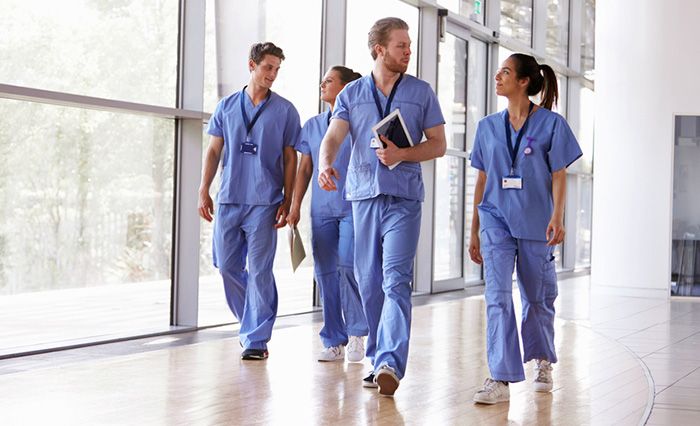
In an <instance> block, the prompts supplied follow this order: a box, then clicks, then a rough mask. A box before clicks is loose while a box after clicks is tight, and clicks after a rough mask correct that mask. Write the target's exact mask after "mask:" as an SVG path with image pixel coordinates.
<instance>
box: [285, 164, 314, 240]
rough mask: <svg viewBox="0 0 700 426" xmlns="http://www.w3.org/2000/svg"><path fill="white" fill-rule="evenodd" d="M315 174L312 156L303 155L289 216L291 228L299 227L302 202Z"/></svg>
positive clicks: (288, 220)
mask: <svg viewBox="0 0 700 426" xmlns="http://www.w3.org/2000/svg"><path fill="white" fill-rule="evenodd" d="M313 174H314V163H313V159H312V158H311V156H310V155H302V156H301V163H299V170H298V171H297V178H296V180H295V181H294V201H292V209H291V211H290V212H289V216H287V224H288V225H289V226H290V227H295V226H297V223H299V219H300V218H301V202H302V201H303V200H304V195H305V194H306V190H307V188H308V187H309V181H311V176H313Z"/></svg>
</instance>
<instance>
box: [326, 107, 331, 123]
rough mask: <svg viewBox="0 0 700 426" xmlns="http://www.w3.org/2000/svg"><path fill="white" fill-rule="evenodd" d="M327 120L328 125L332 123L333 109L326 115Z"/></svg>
mask: <svg viewBox="0 0 700 426" xmlns="http://www.w3.org/2000/svg"><path fill="white" fill-rule="evenodd" d="M326 121H327V122H328V125H329V126H330V125H331V110H330V109H329V110H328V117H326Z"/></svg>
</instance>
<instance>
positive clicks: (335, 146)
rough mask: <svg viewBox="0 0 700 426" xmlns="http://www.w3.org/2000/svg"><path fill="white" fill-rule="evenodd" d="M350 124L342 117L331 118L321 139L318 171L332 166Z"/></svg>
mask: <svg viewBox="0 0 700 426" xmlns="http://www.w3.org/2000/svg"><path fill="white" fill-rule="evenodd" d="M349 129H350V124H349V123H348V122H347V121H345V120H342V119H337V118H336V119H333V120H331V124H330V126H329V127H328V130H327V131H326V135H325V136H324V137H323V141H321V149H320V152H319V161H318V169H319V170H320V171H323V170H326V169H328V168H331V167H333V163H335V159H336V158H337V157H338V151H339V150H340V146H341V145H342V144H343V141H344V140H345V136H347V134H348V131H349Z"/></svg>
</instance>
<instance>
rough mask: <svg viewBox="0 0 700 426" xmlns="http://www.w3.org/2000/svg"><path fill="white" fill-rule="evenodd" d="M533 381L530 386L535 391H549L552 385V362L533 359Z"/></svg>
mask: <svg viewBox="0 0 700 426" xmlns="http://www.w3.org/2000/svg"><path fill="white" fill-rule="evenodd" d="M535 362H536V363H537V364H536V365H535V381H534V382H533V383H532V385H533V386H532V387H533V388H534V389H535V392H550V391H551V390H552V388H553V387H554V381H553V380H552V364H551V363H550V362H549V361H547V360H542V361H539V360H535Z"/></svg>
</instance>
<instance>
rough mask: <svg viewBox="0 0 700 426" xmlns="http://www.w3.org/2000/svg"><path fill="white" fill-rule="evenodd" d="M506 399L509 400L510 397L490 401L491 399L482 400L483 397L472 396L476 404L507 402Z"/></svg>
mask: <svg viewBox="0 0 700 426" xmlns="http://www.w3.org/2000/svg"><path fill="white" fill-rule="evenodd" d="M508 401H510V398H508V399H499V400H497V401H492V400H483V399H479V398H477V397H474V402H476V403H477V404H486V405H494V404H498V403H499V402H508Z"/></svg>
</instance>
